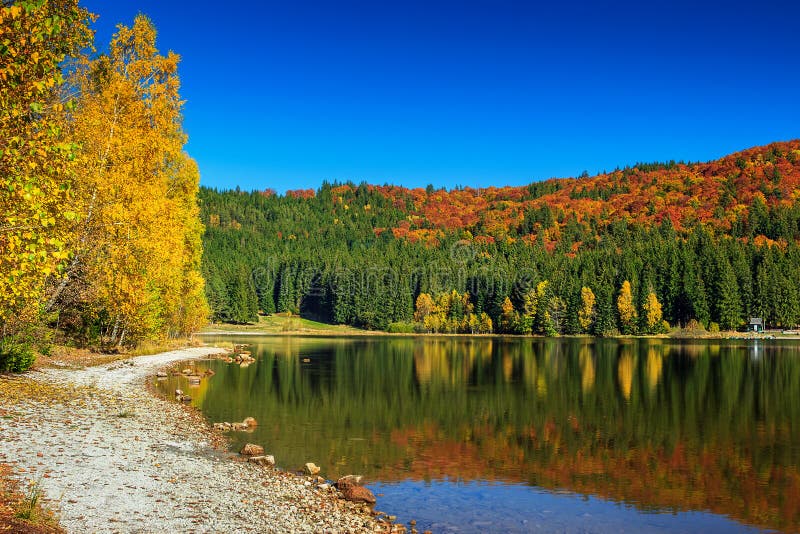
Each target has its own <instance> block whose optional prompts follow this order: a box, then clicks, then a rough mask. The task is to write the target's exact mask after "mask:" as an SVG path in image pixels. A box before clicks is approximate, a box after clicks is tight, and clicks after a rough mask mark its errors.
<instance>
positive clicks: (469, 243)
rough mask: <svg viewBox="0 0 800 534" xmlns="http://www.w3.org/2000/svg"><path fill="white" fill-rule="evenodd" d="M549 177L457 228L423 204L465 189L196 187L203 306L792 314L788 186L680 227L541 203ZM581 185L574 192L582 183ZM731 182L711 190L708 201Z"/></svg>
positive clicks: (377, 313)
mask: <svg viewBox="0 0 800 534" xmlns="http://www.w3.org/2000/svg"><path fill="white" fill-rule="evenodd" d="M795 144H796V143H795ZM793 146H794V145H791V146H789V149H790V150H789V151H788V152H787V151H786V150H784V152H783V156H786V155H787V154H790V153H791V149H792V147H793ZM795 151H796V150H795ZM759 154H760V153H759ZM783 156H781V157H783ZM752 160H753V161H756V162H757V163H758V164H762V163H763V161H762V159H761V158H760V157H759V158H756V157H755V156H754V157H753V158H752ZM796 161H797V160H796V159H792V161H791V166H792V167H791V168H792V169H795V162H796ZM780 163H781V164H783V163H786V159H785V157H783V159H781V160H780ZM676 165H677V164H676ZM654 168H657V169H659V170H658V171H652V172H663V170H664V166H654ZM625 172H628V171H624V172H622V173H620V175H621V176H622V175H623V174H625ZM761 174H764V173H763V172H760V175H761ZM639 180H640V181H642V182H650V181H652V180H650V179H649V178H647V176H644V177H640V178H639ZM580 181H581V180H570V181H563V182H565V183H567V184H570V187H572V185H574V184H575V183H576V182H580ZM546 183H547V184H551V185H549V186H541V187H539V188H538V189H537V188H536V187H533V189H535V190H534V191H524V192H523V193H524V195H525V197H524V198H522V199H519V201H518V209H517V212H516V215H515V216H513V217H511V216H509V217H507V219H508V220H510V221H511V222H510V223H509V222H508V221H505V222H504V223H503V224H498V225H496V226H495V227H489V226H488V225H487V224H486V223H485V221H487V220H489V219H490V218H491V213H489V214H488V215H487V214H486V213H485V212H491V211H492V210H495V211H497V209H500V208H497V205H498V203H499V204H501V208H502V209H505V210H507V209H508V205H509V203H510V202H512V201H510V200H508V199H507V198H505V199H503V198H501V199H500V200H497V195H495V198H494V200H493V201H492V202H488V203H486V204H485V206H484V207H483V208H481V209H480V210H478V211H477V213H478V216H477V219H476V220H475V221H474V222H473V224H472V225H469V224H467V225H466V226H464V227H461V228H449V227H448V226H447V224H440V225H436V224H432V223H431V222H430V217H427V218H426V216H425V213H426V210H428V209H429V208H430V202H433V201H434V200H435V201H436V202H442V195H444V196H445V200H447V199H449V200H450V201H454V200H455V198H456V197H457V196H458V195H460V194H461V193H463V191H454V192H451V193H446V192H445V193H443V192H441V191H432V190H431V188H429V190H428V191H424V190H411V191H409V190H403V189H402V188H393V187H374V186H367V185H365V184H362V185H360V186H356V185H354V184H344V185H340V184H324V185H323V186H322V187H321V188H320V189H319V190H318V191H304V192H294V193H292V192H290V193H289V194H287V195H285V196H278V195H274V194H272V193H271V192H250V193H245V192H241V191H216V190H211V189H201V192H200V198H201V216H202V218H203V222H204V223H205V225H206V232H205V235H204V249H205V256H204V261H203V273H204V276H205V278H206V282H207V285H206V290H207V296H208V300H209V303H210V305H211V309H212V313H213V317H214V319H215V320H217V321H230V322H251V321H255V320H256V319H257V313H258V312H259V310H260V311H262V312H264V313H273V312H287V311H290V312H292V313H300V314H302V315H304V316H308V317H310V318H315V319H318V320H323V321H329V322H333V323H342V324H348V325H353V326H358V327H363V328H368V329H381V330H384V329H393V330H401V331H402V330H405V331H408V330H418V331H453V332H478V331H486V330H487V328H486V326H487V324H491V330H492V331H494V332H505V333H542V334H559V333H567V334H574V333H589V334H594V335H608V334H613V333H615V332H623V333H646V332H657V331H663V330H664V329H666V328H668V327H669V326H670V325H671V326H685V325H687V324H690V323H692V324H693V325H694V324H696V325H697V326H698V327H699V326H702V327H705V328H711V329H715V328H721V329H736V328H739V327H741V326H742V325H743V324H744V323H745V322H746V321H747V319H748V317H750V316H758V317H762V318H763V319H764V320H765V322H766V324H768V325H770V326H774V327H790V326H794V325H796V324H798V322H800V249H798V246H797V242H798V238H800V205H798V203H797V201H796V200H792V201H789V202H786V201H782V202H774V201H770V202H766V201H765V197H764V196H763V195H760V194H756V195H755V197H754V199H755V200H754V201H753V202H752V204H751V206H750V207H749V208H747V209H739V212H738V213H737V215H736V217H734V218H733V219H732V220H733V221H734V222H735V223H736V224H730V223H729V224H721V221H719V220H716V219H714V220H708V221H705V222H697V223H696V224H694V225H693V226H689V225H688V224H687V222H686V221H683V222H682V223H681V227H680V228H678V227H677V226H678V225H676V224H673V219H672V218H671V217H669V216H667V217H664V218H662V219H661V220H660V221H656V220H655V219H646V220H641V221H640V220H634V219H633V218H631V217H627V216H626V217H621V216H619V215H618V214H614V213H613V211H612V209H611V208H612V206H613V204H611V203H610V202H613V200H612V201H610V202H608V203H606V205H605V206H600V207H599V209H598V213H597V214H596V215H592V216H581V214H580V213H579V212H578V211H577V208H576V209H575V210H573V211H570V210H571V208H570V206H569V205H561V206H558V205H555V204H547V203H544V204H541V203H540V202H541V199H542V198H547V197H546V196H545V197H542V196H541V195H542V194H545V195H546V194H561V195H563V194H564V190H565V189H567V188H566V187H561V186H558V187H556V186H553V185H552V183H553V182H552V181H551V182H546ZM555 183H561V182H555ZM629 183H630V182H629ZM575 187H578V186H575ZM588 187H589V184H586V183H584V184H583V185H581V186H580V188H579V189H578V191H580V192H581V193H579V194H577V195H576V194H575V193H574V191H573V192H572V193H571V194H572V196H573V197H575V196H578V197H580V196H582V195H584V194H587V195H588V193H583V192H585V191H587V190H588V189H587V188H588ZM612 187H613V186H612ZM620 187H621V186H620ZM656 187H658V186H657V185H656ZM698 187H702V184H701V185H699V186H698ZM776 187H777V186H776ZM573 189H574V188H573ZM617 189H619V188H617ZM480 193H481V192H480V191H477V192H475V194H473V195H472V197H474V198H476V199H477V200H475V201H474V202H480ZM734 193H735V191H734V192H733V193H731V192H730V191H729V192H728V193H726V192H725V191H722V193H720V194H719V195H718V200H720V201H724V202H728V201H729V200H728V198H727V195H729V194H734ZM569 194H570V193H567V194H566V196H565V197H564V198H569ZM448 195H449V196H448ZM462 196H463V195H462ZM599 196H600V197H602V196H605V193H603V194H600V195H599ZM459 198H460V197H459ZM534 203H540V204H534ZM449 209H451V210H453V211H454V212H458V213H462V214H463V212H464V211H465V210H468V209H471V208H459V206H451V207H450V208H449ZM505 213H508V212H505ZM409 227H410V228H411V232H412V233H413V232H416V233H415V234H413V235H410V234H409V233H408V232H407V231H405V230H408V229H409ZM723 227H726V228H727V229H723ZM403 229H405V230H403ZM397 230H401V231H397ZM425 236H428V237H429V238H426V237H425ZM453 291H455V294H454V293H453ZM465 294H466V299H465V298H464V296H465ZM421 296H422V302H421V304H422V305H423V309H422V310H420V307H419V304H420V297H421ZM420 312H422V313H420ZM481 314H486V319H488V321H487V320H484V321H483V325H481V320H480V318H481ZM470 315H474V316H475V318H474V319H472V323H471V324H470V320H471V319H470ZM427 316H430V317H431V318H429V319H428V321H427V323H426V317H427ZM664 321H666V322H667V324H665V323H664ZM693 321H694V322H693Z"/></svg>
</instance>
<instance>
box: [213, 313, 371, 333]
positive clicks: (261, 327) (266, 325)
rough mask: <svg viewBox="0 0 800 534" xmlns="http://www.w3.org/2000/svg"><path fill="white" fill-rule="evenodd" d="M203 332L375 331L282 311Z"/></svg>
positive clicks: (215, 326) (220, 325)
mask: <svg viewBox="0 0 800 534" xmlns="http://www.w3.org/2000/svg"><path fill="white" fill-rule="evenodd" d="M202 333H204V334H212V333H242V334H276V335H280V334H321V335H365V334H371V333H374V332H371V331H369V330H361V329H359V328H353V327H352V326H345V325H333V324H326V323H320V322H317V321H312V320H310V319H304V318H302V317H299V316H297V315H286V314H283V313H281V314H273V315H268V316H259V318H258V322H257V323H252V324H244V325H238V324H211V325H208V326H207V327H206V328H204V329H203V330H202Z"/></svg>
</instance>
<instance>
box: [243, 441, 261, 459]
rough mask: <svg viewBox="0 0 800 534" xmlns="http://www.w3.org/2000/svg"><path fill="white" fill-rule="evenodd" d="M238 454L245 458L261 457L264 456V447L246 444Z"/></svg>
mask: <svg viewBox="0 0 800 534" xmlns="http://www.w3.org/2000/svg"><path fill="white" fill-rule="evenodd" d="M239 454H242V455H245V456H259V455H263V454H264V447H262V446H261V445H255V444H253V443H248V444H246V445H245V446H244V447H242V450H241V451H239Z"/></svg>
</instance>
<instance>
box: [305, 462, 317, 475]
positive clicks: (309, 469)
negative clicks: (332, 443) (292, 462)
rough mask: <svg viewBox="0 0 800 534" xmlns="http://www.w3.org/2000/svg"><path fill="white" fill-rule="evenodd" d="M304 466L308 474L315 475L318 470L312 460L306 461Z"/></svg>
mask: <svg viewBox="0 0 800 534" xmlns="http://www.w3.org/2000/svg"><path fill="white" fill-rule="evenodd" d="M304 467H305V470H306V474H308V475H316V474H317V473H319V471H320V468H319V466H318V465H316V464H315V463H313V462H308V463H307V464H306V465H305V466H304Z"/></svg>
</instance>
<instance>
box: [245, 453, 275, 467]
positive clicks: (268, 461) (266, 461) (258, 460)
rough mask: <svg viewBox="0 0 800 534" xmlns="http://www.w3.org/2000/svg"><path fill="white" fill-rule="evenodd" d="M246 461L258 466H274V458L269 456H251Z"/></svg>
mask: <svg viewBox="0 0 800 534" xmlns="http://www.w3.org/2000/svg"><path fill="white" fill-rule="evenodd" d="M247 461H248V462H252V463H254V464H258V465H266V466H268V467H272V466H273V465H275V457H274V456H272V455H271V454H268V455H266V456H251V457H250V458H248V459H247Z"/></svg>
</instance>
